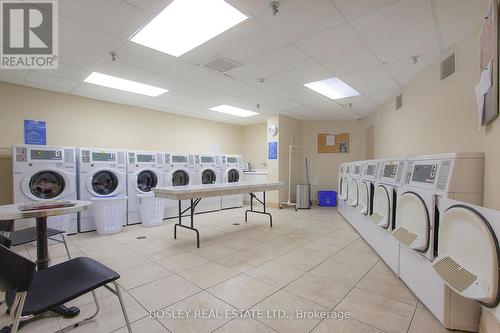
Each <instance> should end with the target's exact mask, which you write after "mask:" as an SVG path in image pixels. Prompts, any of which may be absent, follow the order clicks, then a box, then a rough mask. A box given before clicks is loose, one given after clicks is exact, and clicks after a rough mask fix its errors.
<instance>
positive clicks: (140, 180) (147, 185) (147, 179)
mask: <svg viewBox="0 0 500 333" xmlns="http://www.w3.org/2000/svg"><path fill="white" fill-rule="evenodd" d="M156 185H158V177H156V174H155V173H154V172H153V171H150V170H144V171H141V172H140V173H139V174H138V175H137V188H138V189H139V191H141V192H145V193H146V192H150V191H151V189H152V188H153V187H156Z"/></svg>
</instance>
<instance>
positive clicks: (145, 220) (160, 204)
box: [137, 193, 166, 227]
mask: <svg viewBox="0 0 500 333" xmlns="http://www.w3.org/2000/svg"><path fill="white" fill-rule="evenodd" d="M137 197H138V198H139V214H140V217H141V221H142V225H143V226H144V227H155V226H158V225H161V224H162V223H163V218H164V215H165V204H166V200H165V199H163V198H158V197H155V195H154V194H153V193H145V194H138V195H137Z"/></svg>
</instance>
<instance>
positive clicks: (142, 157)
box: [136, 154, 156, 163]
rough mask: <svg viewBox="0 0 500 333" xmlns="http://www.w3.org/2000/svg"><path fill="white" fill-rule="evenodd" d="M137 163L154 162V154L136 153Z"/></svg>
mask: <svg viewBox="0 0 500 333" xmlns="http://www.w3.org/2000/svg"><path fill="white" fill-rule="evenodd" d="M136 156H137V163H155V162H156V156H155V155H154V154H137V155H136Z"/></svg>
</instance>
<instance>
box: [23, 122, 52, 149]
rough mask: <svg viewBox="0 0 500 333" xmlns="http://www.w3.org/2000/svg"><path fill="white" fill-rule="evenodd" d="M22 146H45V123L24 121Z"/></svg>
mask: <svg viewBox="0 0 500 333" xmlns="http://www.w3.org/2000/svg"><path fill="white" fill-rule="evenodd" d="M24 144H27V145H46V144H47V123H46V122H45V121H40V120H25V121H24Z"/></svg>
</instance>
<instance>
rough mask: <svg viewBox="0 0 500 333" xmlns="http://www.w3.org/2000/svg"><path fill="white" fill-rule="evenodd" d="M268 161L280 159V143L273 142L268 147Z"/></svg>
mask: <svg viewBox="0 0 500 333" xmlns="http://www.w3.org/2000/svg"><path fill="white" fill-rule="evenodd" d="M267 152H268V159H270V160H277V159H278V142H276V141H273V142H269V147H268V150H267Z"/></svg>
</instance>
